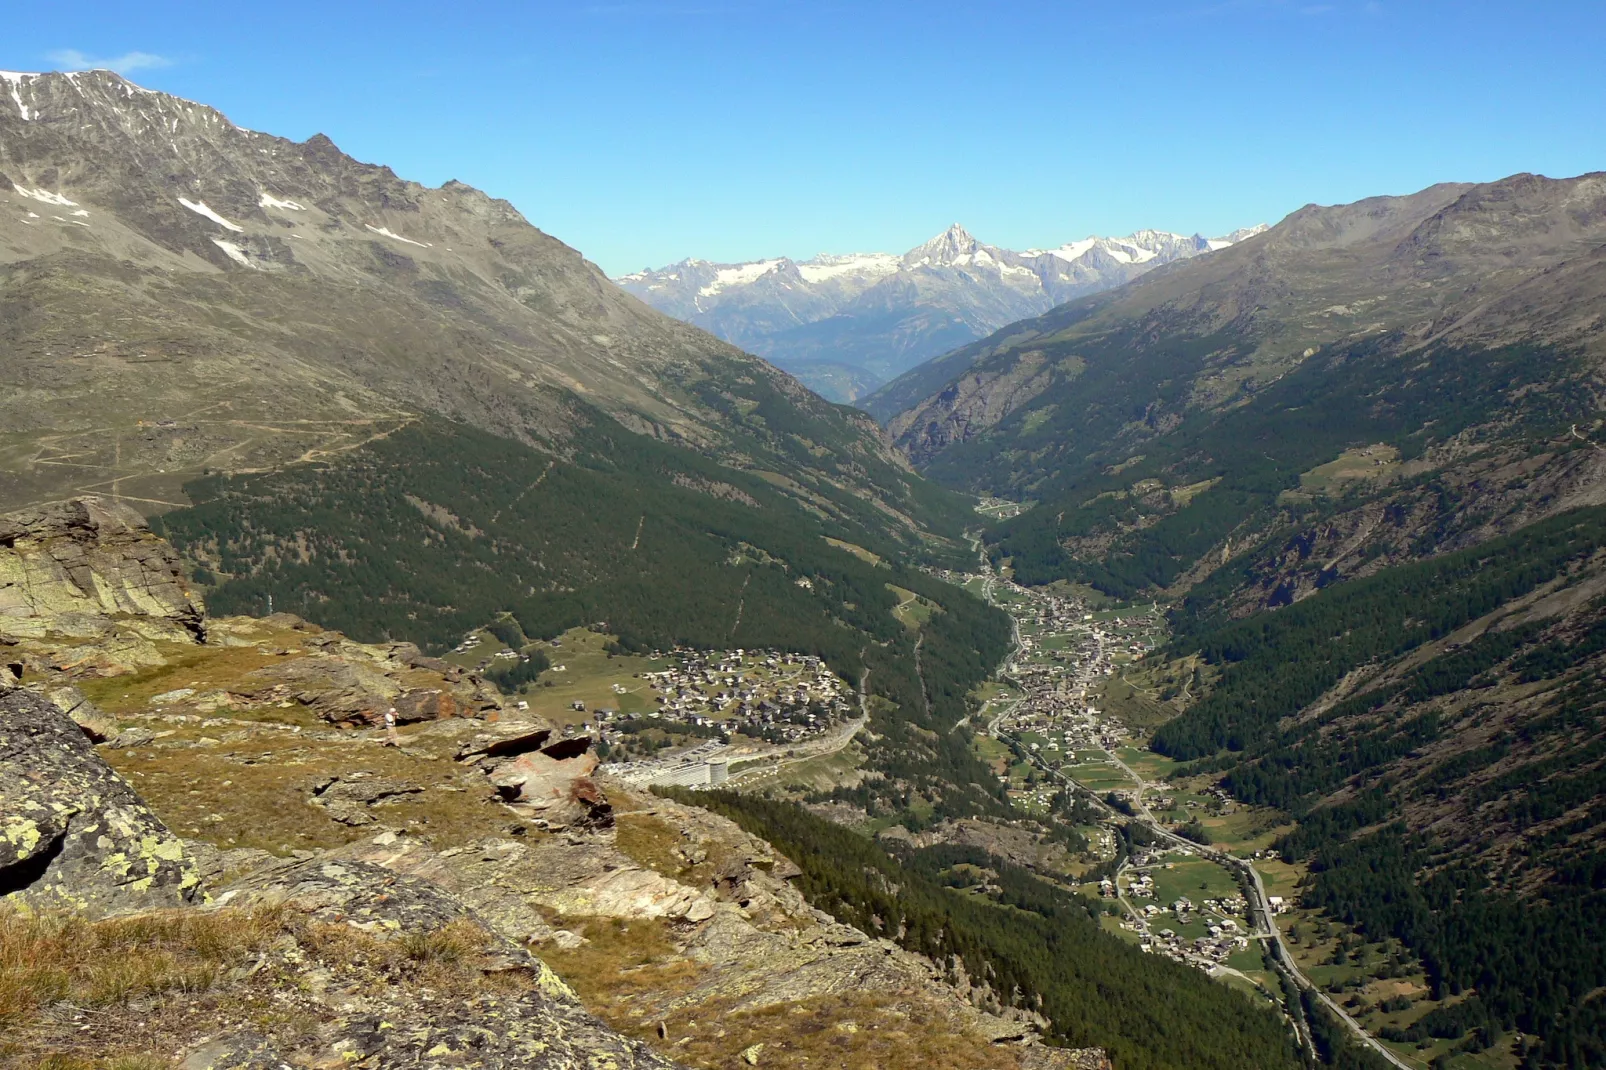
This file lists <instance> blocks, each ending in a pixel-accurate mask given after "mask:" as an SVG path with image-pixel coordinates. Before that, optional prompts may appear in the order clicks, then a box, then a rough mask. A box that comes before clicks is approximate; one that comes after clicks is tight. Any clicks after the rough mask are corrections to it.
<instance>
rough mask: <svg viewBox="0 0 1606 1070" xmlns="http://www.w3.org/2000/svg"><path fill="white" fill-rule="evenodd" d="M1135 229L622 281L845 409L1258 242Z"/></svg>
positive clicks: (963, 239)
mask: <svg viewBox="0 0 1606 1070" xmlns="http://www.w3.org/2000/svg"><path fill="white" fill-rule="evenodd" d="M1262 229H1264V228H1262V227H1252V228H1247V229H1245V230H1240V231H1236V232H1234V233H1233V234H1230V235H1228V236H1226V237H1224V238H1214V239H1206V238H1201V237H1198V236H1194V237H1191V238H1190V237H1183V236H1182V235H1180V234H1168V233H1166V232H1164V231H1155V230H1142V231H1138V232H1137V233H1135V234H1132V235H1129V236H1127V237H1125V238H1086V239H1084V240H1082V241H1076V242H1070V243H1068V244H1066V245H1063V246H1060V247H1059V248H1057V249H1047V250H1045V249H1031V250H1027V251H1025V252H1013V251H1011V250H1008V249H1002V248H999V247H998V246H994V245H986V244H983V243H982V242H979V241H977V240H976V239H975V238H974V237H973V236H971V234H970V233H968V232H967V231H966V230H965V229H964V228H963V227H961V226H959V225H958V224H955V225H953V226H952V227H949V228H948V230H946V231H944V232H943V233H942V234H939V235H937V236H936V237H935V238H932V239H931V240H930V241H928V242H925V243H923V244H921V245H918V246H916V247H915V248H913V249H911V250H909V251H908V252H907V253H904V254H903V255H902V256H894V255H892V254H889V253H864V254H850V255H847V256H832V255H829V254H821V255H820V256H817V257H815V258H813V259H811V260H804V261H792V260H789V259H786V258H784V257H783V258H779V259H774V260H759V261H752V262H749V263H745V264H713V263H709V262H708V261H705V260H683V261H681V262H680V263H678V264H673V265H670V266H669V267H666V268H661V269H658V270H656V271H654V270H648V271H640V272H636V273H634V274H631V275H625V276H623V277H621V278H620V279H618V280H617V281H618V282H619V284H620V285H621V286H623V287H624V288H625V289H627V290H629V291H630V292H631V293H634V294H636V295H637V296H639V297H640V298H641V299H642V300H644V301H646V302H647V303H649V304H651V305H652V306H653V307H654V308H657V309H659V310H661V311H663V312H667V313H668V314H669V315H671V316H675V317H677V318H679V319H683V320H685V321H687V322H689V323H695V324H697V325H698V326H700V327H704V328H706V329H708V330H710V331H712V332H713V333H715V334H717V335H719V336H720V337H721V338H725V339H728V340H730V341H731V342H734V343H736V344H737V345H740V346H742V347H744V348H746V349H750V350H752V351H753V352H755V353H760V354H762V355H764V356H766V357H768V358H770V359H771V360H774V361H775V362H776V363H777V364H779V365H780V366H781V367H783V368H785V369H786V370H788V371H790V372H792V373H793V374H795V375H797V376H798V377H799V378H801V379H802V380H803V381H804V382H806V383H808V384H809V385H810V386H811V387H814V388H815V389H816V390H819V391H820V392H821V393H822V394H824V395H825V396H827V397H832V398H836V399H838V400H842V401H852V400H854V399H856V398H859V397H862V396H864V395H865V394H866V393H868V392H869V390H870V389H872V388H873V387H874V386H876V385H879V384H880V383H882V382H885V381H886V380H887V379H888V378H890V377H892V376H894V375H897V374H898V373H900V372H902V371H903V370H905V369H906V368H909V367H912V366H914V365H916V364H919V363H920V362H921V361H924V360H926V359H927V358H929V357H932V356H935V355H936V354H938V353H943V352H946V351H947V350H949V349H952V348H954V347H956V346H961V345H964V344H965V343H966V342H969V341H971V340H973V339H975V338H978V337H980V336H982V335H985V334H987V333H989V332H991V331H993V330H996V329H997V328H998V327H1000V326H1002V325H1004V324H1006V323H1011V322H1014V321H1015V320H1018V319H1022V318H1024V317H1027V316H1031V315H1035V314H1037V313H1040V312H1042V311H1044V310H1045V309H1047V308H1049V307H1051V306H1053V305H1054V304H1057V303H1059V302H1061V301H1066V300H1069V299H1071V298H1073V297H1076V296H1078V295H1081V294H1086V293H1094V292H1097V291H1100V290H1105V289H1109V288H1111V287H1113V286H1119V285H1120V284H1122V283H1124V282H1126V281H1128V280H1130V279H1134V278H1137V277H1138V276H1139V275H1142V274H1144V273H1145V272H1147V271H1150V270H1152V269H1153V268H1156V267H1159V266H1160V265H1163V264H1168V263H1171V262H1173V261H1176V260H1181V259H1186V258H1189V257H1193V256H1197V255H1199V254H1201V253H1205V252H1210V251H1213V250H1216V249H1222V248H1226V247H1227V246H1229V245H1231V244H1233V243H1235V242H1237V241H1240V240H1242V239H1243V238H1245V237H1248V236H1251V235H1253V234H1255V233H1258V232H1259V231H1260V230H1262Z"/></svg>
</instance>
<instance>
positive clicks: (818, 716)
mask: <svg viewBox="0 0 1606 1070" xmlns="http://www.w3.org/2000/svg"><path fill="white" fill-rule="evenodd" d="M653 656H654V657H660V658H666V659H673V662H674V664H673V665H672V666H671V667H670V668H667V669H663V670H661V671H659V672H644V673H642V674H641V679H642V680H643V681H645V682H646V684H647V685H648V687H649V688H650V689H651V691H652V694H653V704H654V706H655V707H656V708H655V709H653V710H652V711H651V712H650V713H648V714H646V715H645V716H646V717H647V718H648V719H651V720H665V721H670V722H680V723H683V724H690V725H695V726H697V727H700V728H707V727H718V728H720V729H722V730H723V731H725V732H727V733H728V732H740V733H742V734H743V735H745V736H749V737H751V738H754V739H763V740H765V741H767V742H770V743H796V742H798V741H800V740H802V739H805V738H808V737H809V736H812V735H815V734H817V733H819V732H823V731H825V730H826V729H828V728H831V727H832V726H834V725H836V724H838V723H840V722H841V721H844V720H846V719H848V718H850V717H851V716H852V713H853V709H854V703H853V701H852V699H851V695H850V693H849V691H848V689H847V687H846V685H845V684H843V682H842V680H841V679H840V678H839V677H837V675H836V674H835V673H833V672H832V671H831V670H830V669H828V668H826V666H825V663H824V662H823V661H821V660H820V659H819V658H817V657H813V656H811V655H806V654H782V653H778V652H775V651H767V650H760V651H748V650H740V649H738V650H733V651H727V652H724V653H717V654H710V653H706V652H703V651H696V650H674V651H671V652H669V654H654V655H653ZM599 719H602V718H601V714H599Z"/></svg>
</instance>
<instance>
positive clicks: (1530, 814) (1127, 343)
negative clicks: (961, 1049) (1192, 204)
mask: <svg viewBox="0 0 1606 1070" xmlns="http://www.w3.org/2000/svg"><path fill="white" fill-rule="evenodd" d="M1603 249H1606V178H1603V177H1602V176H1600V175H1586V176H1583V177H1581V178H1578V179H1571V180H1563V181H1552V180H1548V179H1541V178H1536V177H1534V176H1517V177H1515V178H1512V179H1508V180H1505V181H1503V182H1499V183H1492V184H1489V185H1487V186H1477V187H1465V186H1456V187H1434V188H1433V189H1430V190H1425V191H1423V192H1422V193H1420V194H1417V195H1414V196H1413V197H1408V198H1378V199H1375V200H1373V201H1367V202H1360V203H1358V204H1355V205H1348V206H1342V207H1340V208H1334V209H1325V208H1314V207H1313V208H1308V209H1304V210H1302V211H1301V212H1298V213H1295V215H1294V216H1291V217H1290V218H1289V219H1288V220H1285V221H1284V222H1283V223H1282V224H1280V225H1279V226H1278V227H1276V228H1274V229H1273V230H1272V231H1271V232H1269V233H1268V234H1265V235H1261V236H1260V237H1258V238H1254V239H1251V240H1250V241H1248V242H1246V243H1244V244H1243V245H1241V246H1239V247H1235V248H1233V249H1230V250H1226V251H1224V252H1223V253H1221V254H1218V255H1216V256H1213V257H1210V258H1208V259H1205V260H1201V261H1199V262H1197V263H1192V264H1186V265H1180V266H1177V267H1174V268H1169V269H1164V270H1162V271H1158V272H1155V273H1153V274H1152V275H1150V276H1148V277H1146V278H1145V279H1144V280H1141V281H1139V282H1138V283H1135V284H1133V285H1131V286H1128V287H1126V288H1125V289H1123V290H1122V291H1118V292H1116V293H1113V294H1109V295H1103V296H1101V297H1100V298H1097V299H1092V300H1087V301H1082V302H1077V303H1073V304H1071V305H1068V306H1065V307H1063V308H1061V309H1058V310H1056V311H1055V312H1052V313H1050V314H1049V315H1047V316H1045V317H1042V318H1040V319H1038V320H1035V321H1028V322H1026V323H1022V324H1017V325H1015V326H1013V327H1011V328H1007V329H1005V330H1004V331H1002V332H1000V333H999V334H998V335H997V336H995V337H994V338H992V339H989V340H987V341H985V342H983V343H978V344H977V345H976V346H973V347H970V348H969V349H967V350H963V351H959V352H957V353H955V354H951V355H950V356H949V357H946V358H944V360H943V361H942V362H941V363H940V364H936V365H933V367H932V368H931V369H929V370H928V373H927V378H926V379H921V378H920V376H918V375H914V376H910V377H907V378H906V380H905V381H903V382H902V383H901V384H900V383H894V384H893V385H892V387H890V388H889V391H892V392H893V393H895V392H896V391H898V390H901V391H904V392H905V393H907V392H908V391H911V390H916V389H917V388H918V389H924V390H926V396H925V397H924V398H923V399H920V400H918V401H915V402H908V399H907V398H905V402H906V403H907V404H910V405H911V406H912V407H909V408H907V409H906V410H905V411H904V412H902V413H901V414H900V415H897V416H895V417H894V418H893V419H892V421H891V427H892V428H893V430H894V431H895V432H896V433H897V434H898V435H899V436H900V441H901V442H902V444H903V445H904V446H905V448H906V449H907V450H909V452H910V454H911V456H913V457H914V458H915V459H916V460H917V462H918V463H919V464H920V465H921V467H922V468H923V470H924V471H925V472H926V474H928V475H931V476H933V477H935V478H937V479H938V480H939V481H942V482H945V483H948V484H950V485H953V486H958V487H965V488H968V489H972V490H975V491H986V492H996V493H1001V494H1004V495H1005V496H1012V497H1016V498H1019V499H1022V500H1024V501H1026V502H1027V503H1028V504H1029V505H1030V508H1028V509H1026V510H1025V511H1023V512H1021V513H1020V514H1019V515H1018V516H1015V517H1013V518H1011V519H1008V520H1005V521H1002V522H1001V523H998V524H996V525H995V526H993V527H992V528H991V529H990V530H989V531H988V533H987V541H988V544H989V547H990V549H991V551H992V553H993V556H994V559H995V560H996V561H997V562H999V563H1000V564H1001V565H1004V566H1006V567H1009V568H1011V569H1013V575H1014V577H1015V578H1016V579H1017V580H1020V581H1023V582H1026V583H1032V584H1048V583H1054V582H1059V581H1068V582H1070V583H1073V584H1083V585H1087V586H1088V587H1091V588H1093V589H1095V590H1097V591H1100V592H1102V593H1104V594H1106V595H1110V596H1114V597H1116V598H1122V599H1133V598H1143V599H1156V600H1163V601H1167V602H1169V603H1171V605H1172V607H1173V608H1172V610H1171V613H1170V622H1171V626H1172V637H1171V640H1170V646H1169V648H1168V649H1167V650H1165V651H1163V652H1162V656H1160V657H1159V658H1156V659H1153V661H1152V662H1150V668H1149V669H1148V670H1147V671H1149V672H1151V673H1153V674H1154V675H1155V676H1156V677H1157V678H1159V677H1168V675H1169V678H1172V679H1174V680H1181V679H1182V678H1183V677H1184V676H1185V677H1186V678H1187V679H1188V680H1189V681H1190V686H1189V687H1187V688H1182V687H1180V686H1178V687H1174V688H1173V689H1172V692H1171V693H1172V694H1173V695H1178V696H1180V697H1178V698H1177V700H1176V703H1175V704H1174V705H1173V707H1172V708H1173V709H1175V708H1178V707H1185V709H1184V712H1182V713H1181V715H1180V716H1177V717H1176V718H1175V719H1174V720H1171V721H1170V722H1169V723H1166V724H1163V725H1161V726H1160V727H1159V728H1158V730H1157V731H1155V732H1154V735H1153V739H1152V746H1153V747H1154V748H1155V749H1157V750H1159V751H1161V752H1163V753H1164V754H1166V755H1168V756H1171V757H1173V758H1176V759H1181V760H1184V761H1186V762H1188V763H1190V764H1189V766H1188V768H1189V769H1190V770H1192V771H1195V772H1203V773H1210V774H1213V775H1215V776H1218V777H1219V778H1220V781H1221V783H1222V785H1223V786H1225V787H1226V788H1227V789H1229V790H1230V791H1231V792H1232V793H1233V794H1234V795H1236V796H1237V797H1238V798H1239V799H1241V800H1243V801H1245V802H1249V803H1253V804H1256V805H1260V806H1266V807H1272V808H1275V809H1276V810H1278V811H1281V812H1283V814H1285V815H1286V816H1287V817H1288V818H1290V819H1291V820H1292V822H1293V824H1294V831H1292V832H1291V833H1289V834H1288V835H1286V836H1284V837H1283V838H1282V839H1281V840H1280V841H1279V842H1278V843H1277V845H1276V846H1277V848H1278V850H1280V851H1281V852H1282V854H1283V855H1284V856H1285V858H1286V859H1287V860H1288V861H1290V862H1295V863H1299V864H1301V865H1303V866H1305V867H1307V870H1306V871H1307V873H1308V877H1307V878H1306V882H1305V886H1304V888H1303V889H1302V891H1301V896H1302V900H1303V902H1304V904H1305V905H1306V906H1308V907H1314V908H1319V909H1324V910H1326V911H1328V912H1329V915H1330V916H1331V917H1333V918H1335V919H1337V920H1339V921H1342V922H1345V923H1347V924H1349V925H1352V926H1354V927H1356V929H1357V930H1358V931H1359V932H1360V933H1361V934H1363V935H1364V937H1365V938H1366V939H1368V940H1374V941H1385V942H1386V941H1394V942H1397V946H1400V947H1403V948H1405V949H1406V950H1407V951H1408V952H1409V954H1411V955H1413V956H1415V957H1416V959H1417V960H1418V961H1419V962H1420V964H1421V966H1422V968H1423V970H1424V971H1425V974H1426V976H1427V978H1428V982H1429V987H1430V989H1431V995H1432V997H1433V998H1434V999H1435V1000H1439V1001H1441V1002H1440V1003H1439V1004H1438V1005H1437V1006H1436V1008H1435V1009H1434V1010H1432V1011H1431V1012H1430V1013H1428V1014H1427V1015H1426V1016H1424V1017H1422V1018H1421V1019H1420V1020H1418V1021H1416V1022H1415V1023H1414V1024H1413V1025H1412V1026H1411V1027H1410V1029H1409V1030H1405V1031H1402V1036H1401V1037H1397V1038H1394V1039H1412V1040H1414V1039H1419V1038H1420V1037H1424V1036H1432V1037H1438V1038H1445V1037H1452V1038H1459V1039H1458V1044H1460V1045H1461V1046H1462V1047H1463V1050H1466V1051H1474V1050H1481V1049H1482V1048H1487V1047H1488V1046H1489V1045H1491V1044H1494V1043H1496V1042H1497V1041H1498V1042H1499V1043H1500V1044H1501V1045H1502V1047H1501V1048H1500V1051H1499V1055H1500V1057H1501V1058H1508V1057H1509V1059H1510V1060H1511V1061H1512V1062H1515V1063H1518V1064H1520V1065H1524V1066H1532V1067H1552V1066H1569V1067H1572V1066H1589V1067H1595V1066H1603V1065H1606V1028H1603V1027H1606V1019H1603V1018H1602V1016H1601V1015H1600V1013H1599V1011H1598V1009H1597V1007H1596V998H1595V997H1594V995H1593V994H1594V993H1595V992H1596V991H1597V990H1598V988H1599V986H1601V985H1602V984H1603V983H1606V974H1603V973H1602V972H1601V967H1600V964H1599V959H1600V956H1599V954H1598V949H1599V948H1600V947H1601V946H1602V943H1603V941H1606V931H1603V930H1602V919H1603V918H1606V898H1603V896H1606V891H1603V889H1606V880H1603V877H1602V874H1603V873H1606V865H1603V864H1602V862H1601V857H1602V856H1601V831H1602V829H1603V828H1606V805H1603V804H1602V803H1601V801H1600V800H1601V798H1602V790H1601V789H1602V787H1603V785H1602V783H1601V780H1600V776H1601V770H1602V769H1603V768H1606V762H1603V755H1606V752H1603V751H1602V747H1603V745H1606V731H1603V727H1606V725H1603V722H1602V720H1601V715H1602V713H1603V712H1606V711H1603V709H1602V707H1601V703H1600V698H1599V696H1600V695H1601V694H1602V693H1603V688H1602V685H1603V682H1606V681H1603V679H1602V677H1601V675H1600V674H1601V671H1602V669H1603V667H1606V662H1603V660H1602V655H1601V651H1602V649H1603V646H1602V644H1601V643H1599V642H1597V639H1598V638H1599V634H1600V629H1601V627H1602V624H1601V620H1602V613H1603V608H1602V607H1603V605H1606V603H1603V598H1606V513H1603V512H1602V510H1603V508H1606V434H1603V430H1606V421H1603V418H1602V404H1603V397H1606V390H1603V388H1602V383H1603V379H1602V369H1603V366H1606V365H1603V359H1606V346H1603V339H1606V334H1603V333H1602V326H1603V324H1606V320H1603V319H1602V313H1601V309H1602V307H1603V306H1602V304H1601V300H1602V297H1603V296H1606V258H1603V255H1602V250H1603ZM939 374H940V375H942V376H944V379H943V381H942V382H941V383H935V384H934V383H932V382H931V381H929V380H930V377H931V376H935V375H939ZM885 396H887V397H890V396H892V394H891V393H888V394H886V395H885ZM900 396H903V395H900ZM1405 1033H1409V1034H1410V1035H1409V1036H1405V1035H1403V1034H1405ZM1517 1034H1521V1035H1522V1036H1525V1037H1527V1038H1530V1039H1529V1040H1527V1041H1522V1042H1521V1043H1519V1044H1518V1045H1517V1047H1516V1048H1515V1049H1513V1048H1512V1047H1511V1038H1512V1037H1513V1036H1514V1035H1517Z"/></svg>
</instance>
